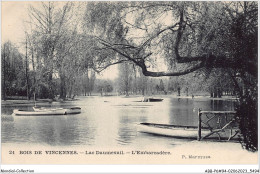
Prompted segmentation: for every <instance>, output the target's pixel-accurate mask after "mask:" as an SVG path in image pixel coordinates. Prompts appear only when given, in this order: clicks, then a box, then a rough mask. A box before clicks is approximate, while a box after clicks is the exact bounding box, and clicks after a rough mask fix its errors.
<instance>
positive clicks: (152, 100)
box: [142, 97, 163, 102]
mask: <svg viewBox="0 0 260 174" xmlns="http://www.w3.org/2000/svg"><path fill="white" fill-rule="evenodd" d="M161 101H163V99H161V98H151V97H149V98H143V100H142V102H161Z"/></svg>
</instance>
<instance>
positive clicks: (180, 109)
mask: <svg viewBox="0 0 260 174" xmlns="http://www.w3.org/2000/svg"><path fill="white" fill-rule="evenodd" d="M193 108H194V106H193V100H190V99H187V98H179V99H176V98H173V99H171V101H170V114H169V117H170V118H169V120H170V123H169V124H174V125H193V126H195V125H196V124H197V121H196V117H194V112H193Z"/></svg>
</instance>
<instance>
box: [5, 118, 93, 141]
mask: <svg viewBox="0 0 260 174" xmlns="http://www.w3.org/2000/svg"><path fill="white" fill-rule="evenodd" d="M86 119H87V118H86ZM86 119H85V118H82V119H81V120H80V121H79V120H78V119H75V117H74V116H55V117H51V116H50V117H47V116H44V117H24V118H16V119H15V122H14V123H13V124H11V125H5V126H3V127H2V132H6V131H8V132H10V133H4V135H8V140H9V141H13V142H28V143H36V144H49V145H78V144H88V145H92V144H94V140H95V133H94V132H95V128H93V127H91V126H88V124H89V121H88V120H86ZM11 134H12V135H11ZM10 135H11V136H12V137H13V138H10Z"/></svg>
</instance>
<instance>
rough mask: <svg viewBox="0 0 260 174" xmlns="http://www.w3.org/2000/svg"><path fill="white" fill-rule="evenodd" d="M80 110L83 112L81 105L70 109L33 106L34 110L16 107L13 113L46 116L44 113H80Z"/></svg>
mask: <svg viewBox="0 0 260 174" xmlns="http://www.w3.org/2000/svg"><path fill="white" fill-rule="evenodd" d="M80 112H81V108H80V107H72V108H68V109H64V108H44V107H33V111H25V110H20V109H14V111H13V114H14V115H16V116H44V115H67V114H79V113H80Z"/></svg>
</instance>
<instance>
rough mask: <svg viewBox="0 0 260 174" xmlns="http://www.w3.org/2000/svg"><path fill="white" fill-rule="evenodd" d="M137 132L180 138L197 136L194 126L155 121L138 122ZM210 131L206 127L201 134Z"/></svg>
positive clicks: (196, 129) (196, 128) (203, 134)
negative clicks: (156, 122) (157, 122)
mask: <svg viewBox="0 0 260 174" xmlns="http://www.w3.org/2000/svg"><path fill="white" fill-rule="evenodd" d="M137 129H138V131H139V132H143V133H149V134H155V135H163V136H171V137H180V138H196V137H197V136H198V127H196V126H181V125H169V124H155V123H140V124H138V125H137ZM209 133H210V130H209V129H207V128H202V129H201V135H202V136H205V135H207V134H209Z"/></svg>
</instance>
